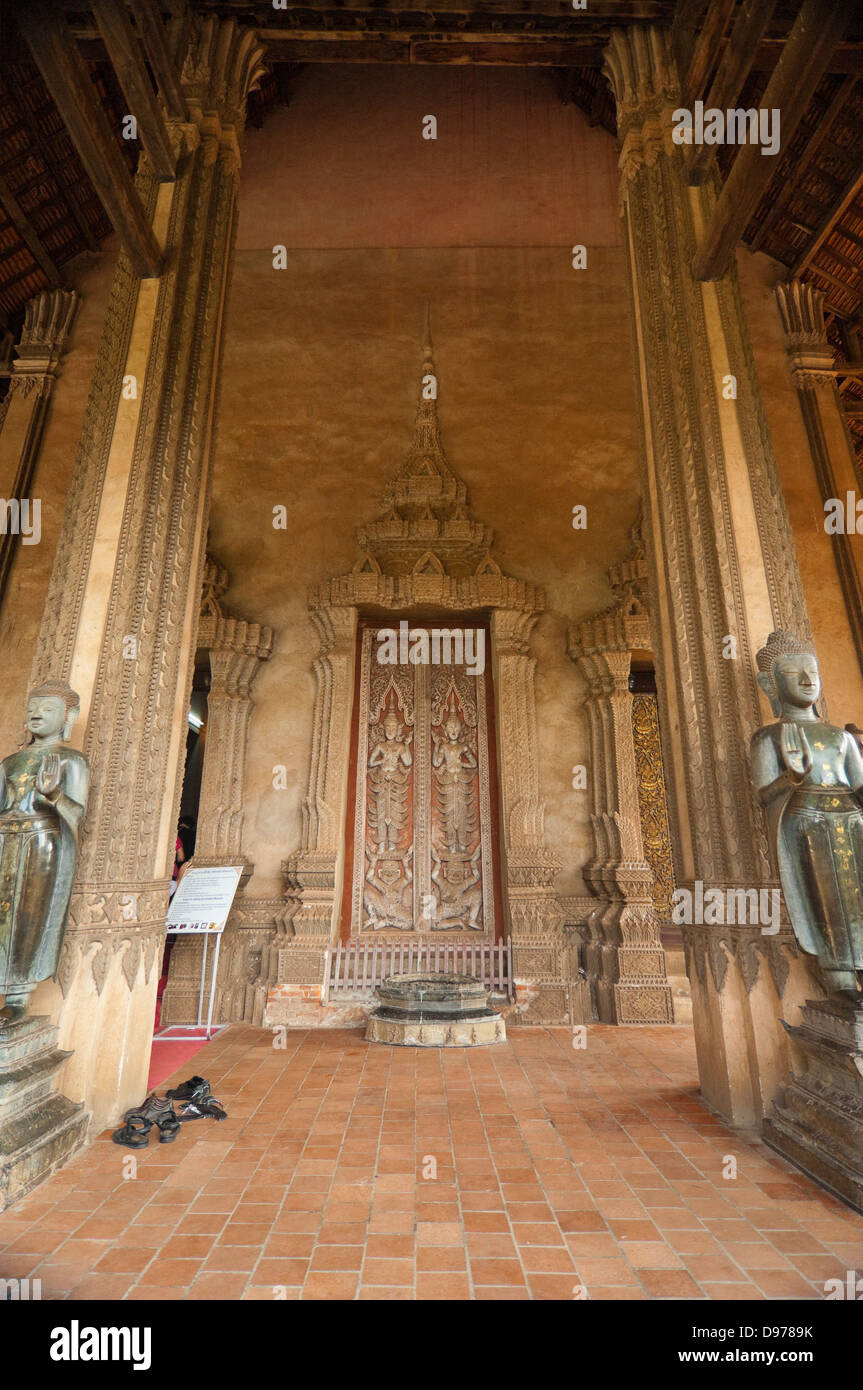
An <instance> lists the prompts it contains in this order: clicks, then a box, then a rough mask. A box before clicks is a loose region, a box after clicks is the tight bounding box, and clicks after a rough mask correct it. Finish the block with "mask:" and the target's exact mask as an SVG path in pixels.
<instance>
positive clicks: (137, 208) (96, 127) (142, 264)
mask: <svg viewBox="0 0 863 1390" xmlns="http://www.w3.org/2000/svg"><path fill="white" fill-rule="evenodd" d="M17 18H18V27H19V29H20V30H21V33H22V34H23V36H24V38H25V39H26V41H27V45H28V47H29V49H30V52H31V53H32V54H33V58H34V60H35V62H36V66H37V67H38V68H39V71H40V72H41V74H42V77H43V78H44V80H45V85H46V86H47V88H48V90H49V92H50V93H51V96H52V97H53V99H54V102H55V104H56V106H57V109H58V111H59V112H60V115H61V117H62V119H63V121H64V123H65V125H66V129H67V130H68V131H69V134H70V136H71V137H72V141H73V143H74V145H75V147H76V149H77V151H78V154H79V155H80V157H81V163H82V164H83V165H84V168H85V170H86V171H87V174H88V176H89V179H90V182H91V183H92V184H93V187H94V188H95V190H96V192H97V194H98V195H99V198H100V199H101V202H102V205H103V207H104V208H105V211H106V212H107V214H108V216H109V218H110V219H111V222H112V223H113V225H114V227H115V228H116V230H117V232H118V233H119V236H120V240H121V241H122V243H123V247H124V249H125V250H126V253H127V254H128V256H129V259H130V261H131V262H132V266H133V267H134V270H135V273H136V274H137V275H143V276H154V275H158V274H159V273H160V271H161V268H162V253H161V251H160V249H159V244H158V242H157V241H156V237H155V234H154V232H153V228H152V227H151V226H150V223H149V220H148V218H147V215H146V213H145V212H144V209H143V207H142V205H141V200H140V198H139V197H138V193H137V190H136V188H135V185H134V183H133V182H132V177H131V175H130V173H129V170H128V169H127V167H126V164H125V162H124V160H123V156H122V155H121V153H120V151H119V149H118V148H117V144H116V141H115V138H114V132H113V131H112V129H111V125H110V122H109V120H108V117H107V116H106V114H105V112H104V110H103V109H102V107H101V106H100V104H99V102H98V100H97V97H96V91H95V88H94V86H93V83H92V82H91V80H90V75H89V73H88V71H87V68H86V67H85V65H84V60H83V58H82V57H81V55H80V53H79V52H78V48H77V45H76V43H75V40H74V38H73V37H72V35H71V33H70V32H69V28H68V25H67V24H66V21H65V19H64V18H63V15H62V13H61V12H60V11H59V10H57V9H56V8H55V6H54V5H53V4H51V3H50V0H27V4H26V5H25V6H24V7H23V8H22V9H21V11H20V12H19V14H18V17H17Z"/></svg>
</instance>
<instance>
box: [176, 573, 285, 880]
mask: <svg viewBox="0 0 863 1390" xmlns="http://www.w3.org/2000/svg"><path fill="white" fill-rule="evenodd" d="M227 583H228V577H227V573H226V572H225V571H224V570H223V569H221V567H220V566H219V565H217V564H216V563H215V561H213V560H211V559H209V558H208V560H207V564H206V567H205V572H204V590H203V593H204V597H203V602H202V604H201V617H200V621H199V624H198V648H199V649H203V650H205V651H207V652H208V653H209V657H210V690H209V693H208V695H207V748H206V754H205V757H204V769H203V776H202V778H201V797H200V801H199V803H198V825H197V837H196V844H195V862H196V863H197V864H198V865H200V864H207V863H213V864H225V863H228V862H230V863H234V864H238V863H240V862H243V863H244V864H245V874H244V880H247V879H248V878H249V877H250V876H251V873H252V869H253V867H254V866H253V865H252V863H251V861H249V860H246V858H245V856H244V854H243V818H244V812H243V791H244V787H245V782H246V748H247V744H248V736H249V721H250V719H251V717H252V686H253V685H254V682H255V678H256V676H257V674H258V670H259V668H260V665H261V662H262V661H269V659H270V656H271V655H272V651H273V630H272V628H270V627H262V626H261V624H260V623H248V622H244V621H242V620H241V619H240V618H235V617H233V616H232V615H231V614H230V613H228V612H226V611H225V610H224V608H223V607H222V603H221V596H222V593H224V590H225V588H226V587H227ZM241 882H242V880H241Z"/></svg>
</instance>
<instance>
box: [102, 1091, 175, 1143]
mask: <svg viewBox="0 0 863 1390" xmlns="http://www.w3.org/2000/svg"><path fill="white" fill-rule="evenodd" d="M123 1121H124V1123H123V1124H122V1125H121V1127H120V1128H119V1129H115V1130H114V1133H113V1134H112V1135H111V1138H112V1139H113V1141H114V1143H115V1144H124V1145H125V1147H126V1148H128V1149H146V1147H147V1145H148V1143H149V1142H150V1130H151V1129H152V1128H153V1125H156V1126H157V1128H158V1130H159V1143H160V1144H173V1142H174V1140H175V1139H176V1137H177V1135H178V1134H179V1133H180V1121H179V1120H178V1119H177V1116H176V1115H175V1114H174V1107H173V1105H172V1104H171V1102H170V1100H168V1099H167V1098H166V1099H165V1100H160V1099H159V1097H158V1096H148V1097H147V1099H146V1100H145V1101H144V1102H143V1104H142V1105H138V1106H136V1107H135V1109H134V1110H127V1111H126V1114H125V1115H124V1116H123Z"/></svg>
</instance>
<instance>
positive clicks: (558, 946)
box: [266, 341, 582, 1023]
mask: <svg viewBox="0 0 863 1390" xmlns="http://www.w3.org/2000/svg"><path fill="white" fill-rule="evenodd" d="M357 540H358V545H359V549H360V552H361V554H360V558H359V559H358V560H357V563H356V565H355V566H354V568H353V570H352V572H351V573H350V574H344V575H339V576H337V577H336V578H333V579H330V580H329V581H328V582H327V583H325V584H323V585H321V586H320V587H318V588H316V589H314V590H313V591H312V594H311V596H310V602H309V610H310V614H311V617H312V620H313V622H314V623H315V626H316V628H317V630H318V634H319V639H320V652H319V656H318V659H317V661H316V664H315V674H316V678H317V697H316V706H315V734H314V742H313V749H312V763H311V771H310V777H309V791H308V796H307V797H306V800H305V803H304V806H303V843H302V848H301V849H300V850H299V851H298V852H297V853H296V854H294V855H292V856H291V857H290V858H289V859H288V860H287V861H286V862H285V865H284V873H285V881H286V888H287V897H288V899H289V910H288V917H289V923H290V925H289V931H290V932H291V935H289V936H287V937H286V938H285V941H284V946H283V948H282V949H281V950H280V952H279V983H278V985H277V986H276V987H275V988H273V989H272V990H271V991H270V996H269V1002H268V1008H267V1013H266V1020H267V1022H270V1023H274V1022H292V1021H309V1015H310V1006H311V1011H312V1012H314V1011H319V1010H320V1005H321V1002H322V1000H324V999H326V997H327V995H328V993H329V985H330V970H331V961H332V948H333V946H334V945H335V943H336V941H337V939H338V937H339V935H340V932H341V930H342V924H343V922H344V920H345V918H344V916H343V911H344V910H348V904H350V902H351V901H353V903H354V908H353V915H352V916H349V917H348V919H347V920H348V922H349V923H350V926H349V933H348V934H349V935H351V934H353V935H355V936H357V937H359V938H360V939H362V937H363V935H364V928H363V924H362V923H363V910H364V908H366V907H368V906H369V903H370V901H371V898H372V896H373V895H375V894H376V895H377V896H376V901H377V904H378V907H380V905H381V902H382V899H383V898H385V897H386V893H384V894H383V895H382V894H381V885H380V883H378V884H377V885H375V884H369V885H368V886H367V887H366V889H365V890H364V889H363V886H362V885H363V879H364V877H365V875H364V872H361V871H360V869H359V868H358V867H357V865H358V862H359V853H358V850H357V845H358V843H359V841H360V839H362V840H363V842H364V843H363V850H362V853H363V854H364V855H365V854H366V853H367V846H366V844H365V835H366V824H367V816H366V815H365V812H363V813H362V814H361V815H357V814H356V811H357V795H356V789H357V779H358V777H360V776H365V777H366V778H368V776H369V774H370V773H371V774H373V773H374V768H372V767H370V766H369V764H370V761H371V757H370V754H369V752H368V751H365V750H366V748H367V744H368V739H369V737H370V733H369V729H370V724H369V711H368V700H369V694H368V691H369V681H366V682H365V683H364V682H363V679H362V672H363V670H364V669H365V670H370V667H369V665H368V643H369V642H370V635H369V636H367V637H366V649H367V664H366V667H365V668H364V666H363V643H362V639H361V636H360V634H361V633H366V634H370V629H369V628H368V627H363V628H361V627H360V620H361V615H366V614H369V613H372V612H374V613H376V614H384V615H389V616H387V617H385V618H381V619H380V624H381V626H383V625H384V624H386V625H387V626H389V627H393V626H395V627H396V628H397V627H398V623H399V622H400V621H402V620H405V618H406V615H410V614H417V615H422V614H428V613H438V614H441V615H444V616H445V615H449V616H450V621H451V623H452V624H453V626H456V627H457V626H458V625H459V621H460V622H461V624H464V623H465V622H470V623H472V624H473V625H474V626H478V627H481V629H482V631H483V633H487V634H488V639H489V646H490V652H489V656H490V660H491V691H492V692H493V694H492V695H491V697H490V699H489V702H488V706H487V709H486V710H485V711H484V712H483V714H482V717H483V718H486V719H487V721H488V722H487V724H486V729H487V728H488V724H489V723H490V722H491V721H493V724H494V727H495V728H496V731H497V754H498V760H497V769H496V774H497V775H496V776H495V769H494V763H493V759H492V758H489V759H488V760H487V764H486V770H485V773H484V774H483V773H482V757H481V756H480V757H479V758H478V759H477V761H478V763H479V771H480V776H479V780H478V784H477V787H476V793H477V797H478V806H477V809H478V812H479V814H478V825H477V832H478V836H479V839H478V841H477V844H478V845H479V847H480V855H479V858H480V859H482V857H483V848H482V845H483V836H485V851H484V853H485V863H484V865H483V868H482V871H481V873H480V875H479V879H478V882H481V883H482V893H481V897H482V906H481V908H479V911H480V912H481V913H484V914H485V916H484V917H482V923H483V925H482V927H481V928H480V930H481V931H482V932H483V934H484V935H485V936H486V937H487V939H488V940H489V941H492V940H494V937H495V935H497V936H502V937H504V938H505V939H507V940H508V941H509V942H510V944H511V948H512V968H513V975H512V980H511V981H510V982H509V984H510V988H511V991H512V993H514V995H515V997H516V999H517V1001H518V1003H519V1006H520V1008H521V1009H522V1010H523V1011H524V1013H525V1014H528V1015H529V1016H530V1017H531V1018H537V1019H540V1018H541V1019H544V1020H547V1021H555V1022H564V1021H567V1020H568V1019H569V1017H570V1014H571V1009H572V1002H571V999H570V981H569V978H568V959H569V952H568V947H567V943H566V939H565V937H564V934H563V932H562V925H563V921H564V911H563V908H562V906H561V904H560V901H559V899H558V898H557V896H556V894H555V891H554V880H555V876H556V873H557V872H558V869H559V867H560V866H559V863H558V861H557V860H556V858H555V856H554V855H553V854H551V853H550V851H549V850H548V849H547V848H546V846H545V841H544V835H543V811H544V803H543V799H542V795H541V791H540V786H539V778H538V772H537V764H538V751H537V725H536V705H535V693H534V672H535V666H536V662H535V660H534V658H533V657H532V656H531V655H530V651H529V641H530V635H531V632H532V630H533V627H534V625H535V623H536V621H537V618H538V616H539V614H540V613H541V611H542V609H543V606H544V596H543V594H542V592H541V591H540V590H539V589H537V588H536V587H535V586H533V585H531V584H529V583H526V582H525V581H523V580H520V579H514V578H510V577H509V576H507V575H505V574H504V573H503V572H502V570H501V568H500V566H499V565H498V563H497V561H496V560H495V559H494V558H493V556H492V555H491V543H492V535H491V532H490V530H489V528H488V527H486V526H485V525H483V524H482V523H481V522H478V521H475V520H474V519H473V518H472V517H471V516H470V514H469V511H468V506H467V491H466V488H465V485H464V484H463V483H462V482H461V481H460V480H459V479H458V478H457V477H456V476H455V474H454V473H453V472H452V470H451V469H450V467H449V464H448V462H447V459H446V456H445V454H444V450H443V446H442V443H441V438H440V430H439V425H438V416H437V377H436V374H435V367H434V360H433V356H432V349H431V343H430V341H427V343H426V348H425V355H424V361H423V368H422V389H421V394H420V400H419V404H418V408H417V415H416V423H415V428H414V437H413V442H412V445H411V448H410V450H409V453H408V456H407V459H406V461H405V463H404V465H403V467H402V468H401V470H400V471H399V473H398V475H397V476H396V478H395V479H394V481H393V483H392V484H391V486H390V488H389V489H388V491H387V493H386V495H385V497H384V499H383V511H382V514H381V515H380V517H379V518H378V519H377V520H376V521H374V522H372V523H370V524H369V525H366V526H361V527H360V528H359V529H358V532H357ZM424 621H425V623H426V624H427V623H428V619H427V618H425V619H424ZM419 669H420V668H419V666H417V667H414V666H412V665H409V666H408V667H407V668H405V667H403V666H401V665H394V666H389V667H387V666H379V667H378V670H377V671H376V672H375V676H374V679H375V680H376V681H377V682H378V683H382V686H383V688H382V691H381V692H379V693H378V694H377V695H375V697H374V698H375V699H376V700H377V701H378V702H379V703H380V702H381V701H383V705H384V706H386V702H387V698H388V696H387V691H388V690H389V689H390V686H391V687H392V693H391V695H390V697H389V698H390V705H389V706H388V708H389V709H390V712H391V713H392V715H393V719H392V720H391V721H390V723H391V727H392V734H393V739H392V741H393V742H394V743H396V742H402V743H405V742H406V741H407V735H406V733H404V730H406V729H407V728H408V724H409V720H408V721H406V719H405V712H406V711H405V702H407V703H408V704H410V705H411V706H413V705H414V704H415V703H416V702H415V699H414V697H413V696H412V695H409V693H408V682H409V677H408V672H413V671H418V670H419ZM452 671H453V672H458V668H452ZM443 672H444V668H443V667H438V668H437V679H438V682H439V683H440V681H441V680H442V681H443V684H442V685H441V689H440V691H438V692H437V695H436V694H435V688H434V687H435V667H434V666H433V665H432V666H430V667H429V668H428V672H427V673H423V675H422V676H420V677H418V680H419V681H420V683H422V682H424V681H426V680H427V679H428V680H430V681H431V687H430V696H429V704H428V710H429V711H430V712H431V711H432V710H433V708H434V703H435V699H436V698H437V699H438V701H439V703H440V709H439V710H438V718H439V719H442V720H443V721H444V723H445V722H446V719H447V718H448V715H446V714H445V713H444V709H445V708H446V707H447V704H448V703H449V708H450V710H451V711H453V712H457V713H456V717H457V718H458V720H459V724H460V726H461V728H462V730H463V729H464V727H465V725H467V727H470V725H471V720H472V719H475V720H476V725H477V727H479V725H480V718H481V711H483V706H484V701H485V699H486V692H487V690H488V686H487V685H485V684H484V685H483V686H482V687H481V690H480V693H479V695H476V694H474V695H471V694H470V693H469V691H468V688H467V686H465V685H464V682H465V681H468V682H469V681H470V680H471V679H476V678H471V677H466V676H464V675H462V674H458V675H457V676H456V678H455V684H454V685H453V684H452V681H451V678H450V675H446V676H444V675H443ZM358 673H359V674H360V679H359V681H358V680H357V676H358ZM459 682H461V693H459V689H458V687H459ZM444 687H445V688H444ZM451 687H452V688H451ZM400 691H401V693H399V692H400ZM364 701H365V704H366V708H365V712H364ZM357 702H358V703H357ZM355 706H356V708H357V709H358V711H359V713H358V716H357V720H356V722H355V723H354V725H353V727H354V728H355V729H356V739H357V740H359V739H362V740H363V750H362V751H364V752H365V761H363V758H362V757H361V758H359V759H357V758H352V756H351V748H352V711H353V709H354V707H355ZM469 710H470V711H471V712H470V713H468V711H469ZM396 711H398V713H396ZM412 713H413V712H412ZM372 714H373V719H372V725H371V727H372V736H374V729H375V726H378V724H379V719H378V714H379V711H378V710H377V709H375V710H374V711H372ZM430 717H432V718H433V717H434V716H433V715H430ZM423 718H425V715H423ZM396 719H398V721H399V728H398V729H396V728H395V720H396ZM440 727H442V726H440ZM400 731H401V732H400ZM377 733H378V735H381V734H384V731H383V729H382V728H378V729H377ZM456 737H457V738H460V737H462V734H461V733H458V734H456ZM379 741H380V739H379ZM385 741H386V736H385V734H384V742H385ZM474 743H475V744H476V747H477V749H480V745H479V743H477V741H476V739H474ZM486 746H487V747H489V748H493V746H494V745H493V743H488V744H487V745H486ZM438 747H439V744H438V743H437V742H435V741H434V740H433V739H423V741H422V748H421V751H420V756H421V758H422V759H423V760H424V759H425V758H426V757H428V758H429V759H430V760H431V761H433V760H434V758H435V756H437V754H436V752H432V749H433V748H434V749H435V750H436V749H437V748H438ZM382 756H383V755H382ZM394 756H395V757H396V758H397V757H398V754H395V755H394ZM442 756H443V755H442ZM471 756H476V755H475V754H472V755H471ZM357 766H359V767H360V769H361V771H359V772H353V771H352V769H354V768H356V767H357ZM409 766H410V769H413V768H414V764H413V755H411V762H410V765H408V764H407V763H406V762H405V761H404V759H402V768H403V771H404V772H405V773H406V774H408V772H409ZM421 769H422V773H421V775H422V776H426V771H428V777H429V780H431V767H429V769H428V770H426V768H425V762H424V761H423V762H422V763H421ZM409 775H411V776H413V775H415V773H414V771H411V772H410V773H409ZM373 780H374V779H373ZM494 782H497V784H498V792H497V796H498V807H497V813H496V814H495V815H493V814H492V804H491V795H492V787H493V784H494ZM386 796H389V793H388V792H387V793H386ZM351 798H353V802H352V800H351ZM382 798H383V793H382ZM483 798H485V802H486V806H485V810H484V815H483V808H482V805H481V803H482V800H483ZM363 805H367V798H366V799H361V807H362V806H363ZM382 805H383V799H382ZM349 808H350V809H349ZM405 814H406V812H405ZM349 818H351V820H350V822H349ZM495 822H498V823H499V832H498V835H499V853H500V885H501V886H500V891H499V892H496V891H495V887H494V882H495V876H496V875H495V868H494V863H493V860H494V857H495V856H494V855H493V854H492V852H491V836H492V833H493V827H494V825H495ZM349 823H352V824H353V826H354V835H353V837H352V839H351V840H350V842H348V836H347V835H346V834H345V830H346V827H347V825H348V824H349ZM358 823H359V824H360V827H361V829H360V835H359V836H358V835H357V825H358ZM420 832H421V835H425V834H426V831H425V829H424V827H423V826H422V825H421V826H420ZM397 838H398V837H397V836H396V839H397ZM380 843H381V844H382V845H384V846H385V847H387V846H388V841H387V837H386V836H384V838H383V840H381V841H380ZM424 843H426V846H427V848H426V849H425V850H424V851H423V855H424V857H423V864H422V867H421V873H422V874H423V875H424V876H425V877H427V878H428V883H427V885H425V877H423V878H422V879H421V883H422V884H424V885H425V887H424V888H423V889H422V890H421V892H420V896H419V898H417V897H416V895H415V893H414V889H413V884H411V885H410V889H411V891H410V895H409V896H410V899H411V900H410V904H409V906H407V905H405V906H402V907H400V908H399V911H400V912H401V913H402V919H401V921H402V925H401V929H402V930H405V931H409V932H410V933H411V935H412V936H413V935H414V933H416V932H417V931H420V932H421V933H422V927H421V925H420V922H421V921H422V918H421V917H420V922H418V921H417V920H416V919H415V915H414V914H415V909H416V907H417V906H419V908H420V911H421V909H422V906H423V904H422V891H424V892H425V893H426V896H427V901H429V900H430V901H431V902H433V903H434V904H435V912H438V911H439V910H440V907H441V902H442V899H443V898H445V897H446V895H447V894H448V893H450V894H454V895H455V896H457V895H458V893H457V890H455V887H454V885H452V884H450V885H449V887H448V888H447V887H443V886H442V885H443V883H445V877H444V873H443V871H442V870H439V871H438V872H437V875H436V878H437V881H436V882H435V881H434V879H433V877H432V876H433V874H434V872H435V870H434V868H433V859H432V850H433V848H434V846H433V845H432V840H431V838H430V837H429V838H427V840H426V841H425V842H424ZM388 847H389V848H390V850H391V851H394V850H395V849H396V848H397V847H398V846H397V845H396V844H393V845H389V846H388ZM465 847H466V846H463V848H465ZM369 852H370V853H371V857H374V855H373V853H372V852H371V851H369ZM435 852H437V851H435ZM471 853H473V848H472V849H471ZM398 858H399V856H397V855H395V854H394V853H393V852H391V853H390V854H389V856H388V860H387V862H388V863H389V864H390V865H395V864H396V862H397V860H398ZM469 861H470V855H468V856H467V862H468V863H469ZM459 862H460V863H461V864H462V865H464V863H465V858H464V855H462V856H461V858H460V860H459ZM462 872H463V870H462ZM390 874H391V877H394V876H395V875H396V874H398V877H399V880H400V882H401V890H400V891H401V893H403V894H405V901H406V904H407V897H408V884H407V881H406V874H405V871H404V869H398V870H397V869H396V868H392V869H391V870H390ZM373 876H374V875H373ZM462 896H463V900H464V897H465V896H467V895H462ZM474 897H476V894H474ZM498 898H499V899H500V901H499V904H497V903H496V900H497V899H498ZM343 902H344V903H345V904H346V907H345V909H343V907H342V904H343ZM490 909H491V910H492V913H493V917H494V918H495V920H496V921H497V925H496V927H495V929H494V930H493V931H492V932H491V933H489V932H488V931H487V926H488V923H487V917H488V914H489V910H490ZM370 915H371V914H368V913H367V919H370ZM392 915H393V914H392V913H390V916H392ZM470 919H471V912H470V909H467V911H466V912H464V911H462V912H461V915H460V920H461V923H462V926H464V923H465V921H467V922H469V921H470ZM474 920H475V921H477V922H478V921H479V920H480V918H477V917H476V915H475V914H474ZM389 925H390V927H393V925H394V924H393V923H392V922H390V924H389ZM473 930H475V928H471V927H470V926H467V927H466V928H465V929H464V930H463V931H459V932H458V934H459V935H462V936H464V935H467V936H468V937H469V936H470V934H471V933H472V931H473ZM368 931H369V934H371V935H373V934H374V927H369V928H368ZM436 932H437V934H440V932H439V929H436V928H435V926H434V925H433V924H432V923H430V924H429V927H428V933H427V934H428V935H432V934H435V933H436ZM364 979H365V981H366V983H367V985H368V986H369V987H371V985H372V983H373V981H372V979H371V978H370V977H369V974H368V970H365V971H364ZM576 989H577V990H578V991H581V989H582V986H581V983H580V982H576ZM579 1016H580V1015H579Z"/></svg>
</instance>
